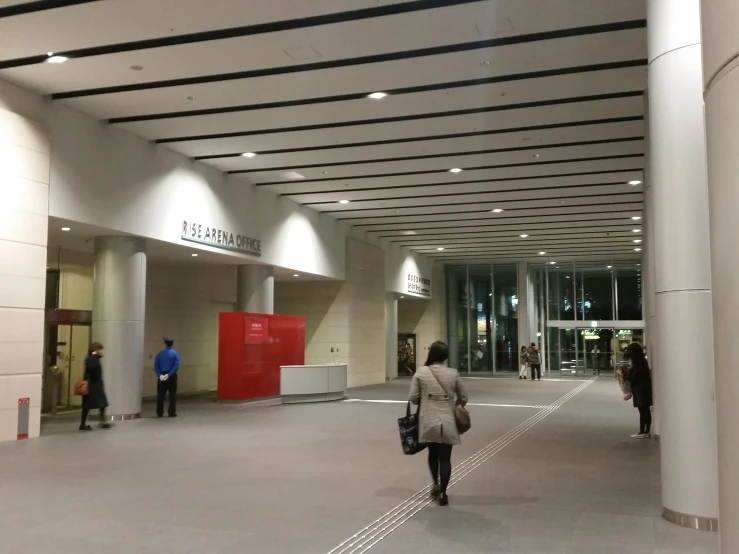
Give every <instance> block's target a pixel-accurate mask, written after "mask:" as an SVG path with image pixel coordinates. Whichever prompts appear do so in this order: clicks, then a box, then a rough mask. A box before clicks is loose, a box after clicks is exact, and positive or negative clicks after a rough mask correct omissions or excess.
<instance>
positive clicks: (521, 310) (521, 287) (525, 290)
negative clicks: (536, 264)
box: [516, 262, 533, 354]
mask: <svg viewBox="0 0 739 554" xmlns="http://www.w3.org/2000/svg"><path fill="white" fill-rule="evenodd" d="M516 273H517V279H518V281H517V289H518V307H517V309H516V313H517V318H518V349H517V350H518V352H516V354H518V353H519V352H520V351H521V347H522V346H528V345H529V344H531V342H532V341H533V339H532V338H531V337H530V332H531V329H530V328H529V311H530V310H529V264H528V263H527V262H518V264H517V272H516Z"/></svg>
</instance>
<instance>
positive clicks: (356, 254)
mask: <svg viewBox="0 0 739 554" xmlns="http://www.w3.org/2000/svg"><path fill="white" fill-rule="evenodd" d="M346 263H347V268H346V281H344V282H311V283H300V282H294V283H292V282H291V283H276V284H275V313H277V314H285V315H298V316H302V317H305V320H306V333H305V339H306V353H305V362H306V363H307V364H323V363H334V362H337V363H346V364H347V370H348V380H349V383H348V384H349V386H350V387H357V386H362V385H370V384H375V383H382V382H384V381H385V254H384V252H383V251H382V250H381V249H380V248H379V247H377V246H374V245H372V244H369V243H366V242H363V241H359V240H356V239H351V238H350V239H348V240H347V253H346ZM332 348H333V349H334V351H333V352H332V351H331V349H332Z"/></svg>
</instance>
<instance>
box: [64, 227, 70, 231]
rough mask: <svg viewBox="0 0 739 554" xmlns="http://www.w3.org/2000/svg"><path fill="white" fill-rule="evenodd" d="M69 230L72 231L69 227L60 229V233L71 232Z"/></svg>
mask: <svg viewBox="0 0 739 554" xmlns="http://www.w3.org/2000/svg"><path fill="white" fill-rule="evenodd" d="M71 230H72V229H70V228H69V227H62V231H71Z"/></svg>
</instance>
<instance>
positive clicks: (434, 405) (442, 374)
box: [410, 365, 467, 444]
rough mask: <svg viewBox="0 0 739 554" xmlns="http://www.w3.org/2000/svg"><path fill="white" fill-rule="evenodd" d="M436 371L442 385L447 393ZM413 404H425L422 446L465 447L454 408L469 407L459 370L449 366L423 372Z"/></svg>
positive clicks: (412, 396)
mask: <svg viewBox="0 0 739 554" xmlns="http://www.w3.org/2000/svg"><path fill="white" fill-rule="evenodd" d="M432 371H433V372H434V373H435V374H436V376H437V377H438V378H439V381H441V384H442V385H443V386H444V388H443V389H442V387H441V386H439V383H438V382H437V380H436V378H434V375H433V374H432V373H431V372H432ZM449 394H451V395H452V396H449ZM410 401H411V402H412V403H413V404H419V403H420V404H421V412H420V422H419V429H418V440H419V442H436V443H443V444H461V442H462V441H461V440H460V438H459V432H458V431H457V424H456V422H455V421H454V408H455V407H456V406H457V405H461V406H464V405H465V404H467V391H465V389H464V385H463V384H462V380H461V379H460V378H459V373H457V370H456V369H452V368H451V367H447V366H445V365H433V366H431V367H430V368H429V367H426V366H424V367H422V368H420V369H419V370H418V371H417V372H416V374H415V375H414V376H413V382H412V383H411V392H410Z"/></svg>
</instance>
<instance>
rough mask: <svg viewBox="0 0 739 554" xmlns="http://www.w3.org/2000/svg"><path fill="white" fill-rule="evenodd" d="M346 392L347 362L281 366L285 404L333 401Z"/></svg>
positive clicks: (282, 392) (281, 383) (339, 398)
mask: <svg viewBox="0 0 739 554" xmlns="http://www.w3.org/2000/svg"><path fill="white" fill-rule="evenodd" d="M344 393H346V364H327V365H286V366H281V367H280V395H281V396H282V403H283V404H294V403H299V402H331V401H333V400H341V399H342V398H344Z"/></svg>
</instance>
